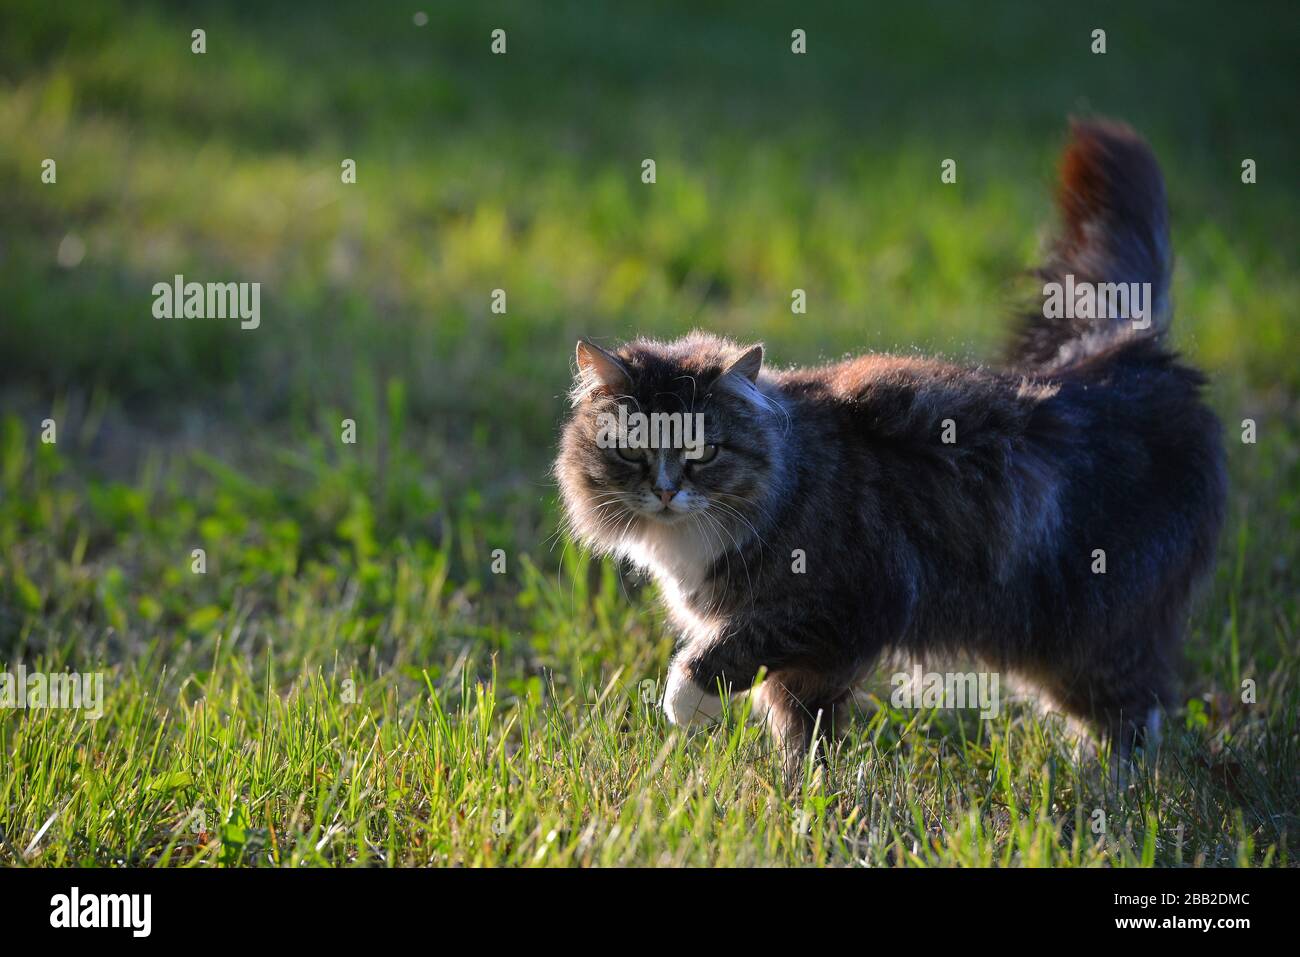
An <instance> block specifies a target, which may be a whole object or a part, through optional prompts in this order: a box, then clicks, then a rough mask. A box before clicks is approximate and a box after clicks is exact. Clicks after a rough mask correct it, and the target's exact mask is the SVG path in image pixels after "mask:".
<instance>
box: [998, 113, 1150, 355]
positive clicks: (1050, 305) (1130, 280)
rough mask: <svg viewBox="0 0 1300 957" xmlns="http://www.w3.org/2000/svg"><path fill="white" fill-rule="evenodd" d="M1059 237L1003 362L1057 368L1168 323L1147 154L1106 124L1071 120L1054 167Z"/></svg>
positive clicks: (1117, 126) (1131, 135)
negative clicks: (1057, 167) (1035, 297)
mask: <svg viewBox="0 0 1300 957" xmlns="http://www.w3.org/2000/svg"><path fill="white" fill-rule="evenodd" d="M1057 204H1058V206H1059V207H1060V212H1061V220H1062V233H1061V235H1060V236H1059V237H1058V238H1057V240H1056V242H1055V244H1054V246H1053V248H1052V253H1051V255H1050V257H1049V258H1048V261H1047V263H1046V264H1045V265H1044V266H1042V267H1041V268H1040V269H1039V270H1038V273H1037V274H1038V276H1039V277H1040V279H1041V280H1042V286H1041V288H1040V296H1039V298H1038V302H1037V306H1038V308H1037V309H1036V310H1031V311H1027V312H1026V314H1025V315H1024V317H1023V319H1022V321H1021V326H1020V328H1019V329H1018V330H1017V333H1016V336H1015V339H1014V341H1013V343H1012V346H1011V349H1010V354H1009V357H1008V358H1009V361H1010V362H1011V363H1012V364H1013V365H1015V366H1018V367H1022V368H1048V369H1050V368H1060V367H1063V366H1067V365H1071V364H1073V363H1074V362H1077V361H1080V360H1083V359H1085V358H1087V357H1088V356H1090V355H1093V354H1095V353H1096V352H1098V351H1101V350H1103V349H1105V348H1106V347H1107V346H1108V345H1110V344H1111V343H1112V342H1113V341H1114V340H1115V338H1116V337H1118V336H1121V335H1122V336H1128V335H1140V336H1144V337H1158V336H1160V335H1162V334H1163V333H1164V331H1165V330H1166V328H1167V327H1168V323H1169V313H1170V308H1169V274H1170V270H1171V266H1172V256H1171V252H1170V247H1169V217H1168V213H1167V210H1166V208H1165V184H1164V178H1163V177H1162V176H1161V175H1160V166H1159V165H1158V164H1157V163H1156V158H1155V156H1154V155H1153V154H1152V152H1151V149H1150V147H1148V146H1147V144H1146V143H1145V142H1144V141H1143V140H1142V138H1141V137H1140V136H1138V135H1137V134H1136V133H1135V132H1133V130H1132V129H1130V128H1129V127H1128V126H1126V125H1124V124H1122V123H1116V122H1112V121H1109V120H1075V121H1073V122H1072V123H1071V137H1070V144H1069V146H1067V147H1066V150H1065V154H1064V156H1063V157H1062V159H1061V182H1060V187H1059V190H1058V194H1057Z"/></svg>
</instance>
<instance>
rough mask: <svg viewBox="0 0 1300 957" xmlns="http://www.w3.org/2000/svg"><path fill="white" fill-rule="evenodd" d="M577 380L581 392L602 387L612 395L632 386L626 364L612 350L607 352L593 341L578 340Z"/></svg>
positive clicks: (584, 392) (619, 393)
mask: <svg viewBox="0 0 1300 957" xmlns="http://www.w3.org/2000/svg"><path fill="white" fill-rule="evenodd" d="M577 355H578V381H579V384H580V387H582V388H581V391H582V392H583V394H587V393H590V392H591V391H592V390H594V389H598V388H603V389H604V390H606V391H607V392H609V393H611V394H612V395H621V394H623V393H625V392H627V391H628V390H629V389H631V388H632V377H631V375H629V374H628V371H627V366H625V365H623V362H622V360H621V359H619V357H618V356H616V355H614V353H612V352H607V351H606V350H604V349H602V348H601V347H600V346H598V345H596V344H595V343H594V342H588V341H587V340H586V339H579V340H578V350H577Z"/></svg>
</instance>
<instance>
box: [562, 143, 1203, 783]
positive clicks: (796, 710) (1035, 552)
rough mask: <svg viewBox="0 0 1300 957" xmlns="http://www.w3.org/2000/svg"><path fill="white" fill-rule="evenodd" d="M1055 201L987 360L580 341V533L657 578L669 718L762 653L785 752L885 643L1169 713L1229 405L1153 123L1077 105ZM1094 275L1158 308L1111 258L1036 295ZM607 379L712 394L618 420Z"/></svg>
mask: <svg viewBox="0 0 1300 957" xmlns="http://www.w3.org/2000/svg"><path fill="white" fill-rule="evenodd" d="M1059 206H1060V212H1061V218H1062V221H1063V229H1062V233H1061V235H1060V237H1059V238H1058V239H1057V241H1056V243H1055V245H1054V248H1053V251H1052V254H1051V256H1050V257H1049V259H1048V261H1047V264H1046V265H1045V266H1043V267H1042V268H1041V269H1040V270H1039V275H1040V276H1041V278H1042V280H1043V282H1044V287H1043V288H1044V303H1043V308H1041V309H1036V310H1032V311H1029V312H1028V314H1027V315H1026V316H1025V317H1024V318H1023V319H1022V320H1021V323H1020V325H1019V328H1018V330H1017V331H1016V334H1015V336H1014V340H1013V343H1012V346H1011V348H1010V350H1009V352H1008V355H1007V358H1006V360H1005V361H1004V362H1003V363H1001V364H999V365H998V366H997V367H994V368H988V367H984V366H976V367H970V366H962V365H953V364H949V363H947V362H943V361H939V360H935V359H926V358H915V357H911V356H894V355H864V356H860V357H858V358H854V359H849V360H846V361H842V362H837V363H834V364H831V365H825V366H819V367H817V368H796V369H771V368H767V367H765V366H764V363H763V359H764V355H763V349H762V346H759V345H750V346H742V345H737V344H735V343H733V342H731V341H728V340H726V339H722V338H719V337H717V336H713V335H709V334H706V333H702V332H693V333H691V334H690V335H687V336H685V337H684V338H681V339H678V340H676V341H673V342H657V341H651V340H647V339H637V340H635V341H633V342H630V343H628V344H626V345H624V346H622V347H621V348H618V349H617V350H606V349H603V348H600V347H599V346H596V345H594V344H592V343H591V342H588V341H585V340H584V341H582V342H579V343H578V347H577V367H578V368H577V375H576V379H575V383H574V387H573V391H572V403H573V411H572V415H571V417H570V418H569V420H568V421H567V423H566V424H565V426H564V429H563V436H562V439H561V445H560V451H559V455H558V459H557V462H556V473H557V476H558V478H559V483H560V488H561V493H562V496H563V502H564V507H565V513H566V517H567V520H568V522H569V524H570V527H571V529H572V532H573V533H574V535H575V536H576V537H577V538H578V539H579V540H580V541H581V542H582V543H583V544H585V545H586V546H588V547H590V548H591V549H593V550H595V551H597V552H600V553H609V554H613V555H616V556H619V557H621V558H625V559H628V560H630V561H631V562H633V563H635V564H636V565H638V566H641V567H643V568H644V569H646V570H648V571H649V572H650V573H651V574H652V575H653V576H654V578H655V579H656V580H657V582H658V585H659V589H660V592H661V594H662V596H663V600H664V601H665V603H666V605H667V610H668V612H669V615H670V618H671V621H672V623H673V624H674V626H675V629H676V630H677V632H678V633H679V636H680V638H679V643H678V646H677V650H676V652H675V654H674V657H673V660H672V663H671V666H670V670H669V675H668V682H667V685H666V691H665V694H664V699H663V709H664V711H665V713H666V715H667V717H668V719H669V720H670V721H671V722H673V723H674V724H679V725H685V724H688V723H690V722H692V721H694V720H697V719H709V718H712V717H715V716H716V715H717V714H718V713H719V710H720V705H721V697H720V695H722V694H733V693H737V692H740V691H747V690H750V688H751V685H752V684H753V683H754V682H755V680H756V678H757V677H758V676H759V675H760V673H761V671H763V670H765V675H766V677H765V680H763V681H762V683H761V684H759V685H758V686H757V688H755V689H753V694H754V696H755V705H756V709H757V710H758V711H759V712H760V713H762V714H763V715H765V717H766V720H767V721H768V723H769V725H770V727H771V730H772V733H773V735H774V737H775V740H776V742H777V743H778V744H779V745H780V746H781V747H782V748H783V750H784V753H785V756H786V760H787V766H788V768H789V769H791V770H795V769H797V768H799V767H800V766H801V764H802V762H803V760H804V758H805V755H806V753H807V750H808V748H809V746H810V744H811V743H812V741H813V739H814V736H815V734H816V730H815V729H817V728H821V729H829V728H831V727H833V726H834V724H835V720H836V718H837V717H842V715H843V712H844V711H845V703H846V701H847V699H848V696H849V694H850V692H851V690H852V688H853V687H854V685H855V683H856V682H858V681H859V680H860V679H862V678H863V677H864V675H865V674H867V673H868V672H869V671H870V670H871V668H872V666H873V663H875V662H876V661H877V660H878V658H879V657H880V656H881V654H882V653H884V652H890V653H894V654H901V655H905V656H908V657H911V658H913V659H918V660H923V659H924V658H925V657H926V656H932V655H936V654H941V655H949V654H954V653H965V654H969V655H974V656H976V657H977V658H978V659H980V660H981V661H983V662H985V663H986V665H987V667H988V668H989V669H993V670H996V671H998V672H1006V673H1007V674H1009V675H1013V676H1017V677H1019V678H1020V679H1021V680H1022V681H1024V682H1027V683H1029V684H1031V685H1032V686H1033V687H1035V688H1036V689H1037V690H1038V692H1039V693H1040V695H1041V696H1043V697H1044V698H1046V699H1048V701H1050V702H1051V703H1052V704H1054V705H1055V707H1056V708H1058V709H1060V710H1063V711H1064V712H1066V713H1067V714H1068V715H1070V716H1072V717H1073V718H1075V719H1080V720H1081V721H1083V722H1085V723H1086V724H1088V725H1090V726H1091V727H1092V728H1093V729H1095V730H1096V731H1098V732H1099V733H1100V734H1101V735H1103V736H1106V737H1109V738H1111V739H1112V740H1113V741H1115V742H1117V747H1118V749H1119V753H1121V754H1127V753H1129V752H1130V751H1131V749H1132V748H1133V747H1134V746H1135V745H1138V744H1140V743H1142V742H1143V741H1144V740H1145V739H1147V738H1148V736H1150V735H1152V734H1153V732H1156V731H1158V725H1159V720H1160V715H1161V712H1162V709H1164V708H1166V707H1168V706H1169V705H1170V704H1172V703H1173V701H1174V698H1173V694H1174V681H1175V677H1176V669H1177V664H1178V660H1179V659H1178V656H1179V651H1180V645H1181V642H1182V639H1183V633H1184V630H1185V627H1186V623H1187V618H1188V608H1189V601H1190V598H1191V595H1192V590H1193V585H1194V583H1195V582H1196V580H1197V579H1198V578H1199V577H1200V576H1202V575H1203V574H1204V573H1205V572H1206V571H1207V569H1208V568H1209V567H1210V565H1211V561H1212V556H1213V554H1214V550H1215V543H1216V540H1217V537H1218V534H1219V528H1220V524H1221V521H1222V517H1223V512H1224V499H1225V494H1226V493H1225V475H1224V462H1223V451H1222V445H1221V440H1220V427H1219V423H1218V421H1217V420H1216V418H1215V416H1214V415H1213V414H1212V413H1211V411H1210V410H1209V409H1208V408H1207V407H1206V406H1205V404H1204V403H1203V402H1202V400H1201V391H1202V387H1203V385H1204V382H1205V380H1204V378H1203V377H1202V375H1201V374H1200V373H1199V372H1197V371H1196V370H1195V369H1193V368H1191V367H1189V366H1188V365H1186V364H1185V363H1183V362H1181V361H1180V360H1179V359H1178V357H1177V356H1176V355H1175V354H1174V353H1173V352H1172V351H1171V350H1170V348H1169V346H1168V345H1167V344H1166V342H1165V340H1166V333H1167V330H1168V325H1169V314H1170V303H1169V275H1170V268H1171V254H1170V246H1169V234H1168V224H1167V217H1166V209H1165V196H1164V184H1163V180H1162V177H1161V174H1160V170H1159V167H1158V166H1157V164H1156V161H1155V158H1154V157H1153V155H1152V153H1151V151H1150V150H1149V148H1148V147H1147V146H1146V144H1145V143H1143V141H1142V140H1141V139H1140V138H1139V137H1137V136H1136V135H1135V134H1134V133H1133V132H1132V131H1131V130H1130V129H1129V128H1127V127H1125V126H1123V125H1120V124H1117V123H1113V122H1108V121H1087V122H1076V123H1075V124H1074V126H1073V130H1072V137H1071V141H1070V143H1069V145H1068V147H1067V149H1066V151H1065V154H1064V158H1063V161H1062V168H1061V183H1060V188H1059ZM1101 284H1133V285H1132V286H1131V287H1130V286H1127V285H1126V286H1124V287H1123V288H1125V289H1127V288H1132V289H1133V290H1134V303H1136V304H1138V305H1139V306H1140V302H1139V300H1140V299H1141V292H1142V291H1145V292H1146V298H1145V307H1144V308H1139V309H1138V310H1137V312H1138V314H1137V315H1136V316H1127V317H1125V316H1121V315H1120V314H1119V312H1118V310H1117V309H1116V308H1115V306H1116V304H1117V302H1120V300H1119V299H1118V297H1116V296H1115V295H1114V292H1115V289H1116V288H1118V287H1116V286H1113V285H1112V286H1110V289H1109V292H1110V293H1111V295H1109V296H1108V297H1107V296H1104V295H1098V297H1096V298H1095V299H1094V307H1093V308H1091V309H1089V308H1086V304H1085V308H1081V309H1070V308H1066V309H1065V310H1062V309H1061V308H1059V307H1060V302H1059V295H1058V296H1057V298H1058V301H1057V303H1056V304H1055V306H1052V305H1050V304H1049V302H1048V299H1049V295H1048V293H1049V290H1052V291H1054V292H1053V294H1057V293H1059V290H1060V288H1062V286H1064V288H1066V289H1080V288H1101ZM1104 291H1105V290H1104V289H1103V292H1104ZM1080 302H1082V300H1080ZM1096 303H1101V304H1102V306H1101V307H1097V306H1096ZM1073 304H1074V303H1073V302H1071V301H1067V302H1066V304H1065V305H1066V306H1067V307H1068V306H1070V305H1073ZM1066 313H1068V317H1067V315H1065V314H1066ZM620 406H622V407H623V408H624V412H625V413H626V412H640V413H644V414H646V415H650V414H653V413H679V414H680V413H691V414H695V413H702V415H703V420H702V421H703V428H704V432H703V436H702V437H701V441H702V442H703V444H702V446H700V447H697V448H695V449H693V450H687V449H685V448H681V447H677V448H674V447H665V445H664V444H663V443H660V444H659V446H658V447H652V446H651V445H648V444H647V443H645V442H644V441H642V442H635V443H630V442H627V441H625V439H626V435H623V436H622V439H624V441H614V442H611V441H608V435H607V433H606V432H603V431H602V424H606V425H607V424H608V423H609V422H610V421H611V419H610V416H611V415H612V414H616V413H617V412H618V410H619V407H620ZM602 437H604V439H605V440H604V441H602ZM688 451H690V452H691V453H692V454H687V453H688ZM1099 556H1100V557H1101V561H1100V562H1099V560H1098V558H1099ZM837 710H838V712H839V714H838V715H837Z"/></svg>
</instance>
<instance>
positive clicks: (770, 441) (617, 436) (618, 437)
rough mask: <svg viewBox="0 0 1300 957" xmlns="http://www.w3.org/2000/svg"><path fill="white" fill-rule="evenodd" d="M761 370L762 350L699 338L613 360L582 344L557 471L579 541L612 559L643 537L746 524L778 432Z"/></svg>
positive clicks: (633, 349) (721, 530)
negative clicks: (614, 552) (615, 552)
mask: <svg viewBox="0 0 1300 957" xmlns="http://www.w3.org/2000/svg"><path fill="white" fill-rule="evenodd" d="M762 365H763V347H762V346H751V347H744V346H739V345H736V344H735V343H732V342H729V341H727V340H725V339H721V338H718V337H716V336H711V335H707V334H704V333H698V332H697V333H692V334H691V335H688V336H686V337H684V338H682V339H678V340H675V341H673V342H668V343H663V342H655V341H652V340H648V339H637V340H635V341H633V342H630V343H628V344H627V345H624V346H622V347H621V348H619V349H617V350H614V351H608V350H605V349H602V348H601V347H599V346H597V345H594V344H593V343H590V342H588V341H586V340H582V341H580V342H579V343H578V348H577V374H576V376H575V380H574V386H573V390H572V393H571V398H572V402H573V414H572V416H571V417H570V418H569V421H568V422H567V423H566V424H565V427H564V433H563V436H562V438H561V441H560V454H559V457H558V459H557V461H556V475H557V477H558V478H559V483H560V490H561V492H562V494H563V498H564V505H565V510H566V513H567V516H568V520H569V523H570V525H571V527H572V528H573V530H574V532H575V533H576V534H577V536H578V538H579V539H581V540H582V541H583V542H584V543H585V544H586V545H588V546H590V547H593V548H596V549H598V550H601V551H611V550H615V549H617V548H618V546H619V545H620V544H623V543H626V542H635V541H637V540H638V539H639V538H640V537H642V536H643V535H644V534H645V533H646V532H647V531H657V532H662V531H663V530H664V529H670V528H684V527H687V526H691V525H695V526H696V527H697V528H701V529H716V530H717V533H718V534H719V535H724V534H726V533H727V530H729V529H731V528H732V527H733V526H734V525H736V524H737V523H752V522H753V521H754V518H755V515H756V513H758V512H761V511H762V510H763V508H764V503H765V501H766V499H767V496H768V493H769V491H770V489H771V485H772V481H773V473H774V469H775V465H776V464H777V462H778V460H779V458H780V442H781V441H782V433H783V427H784V425H785V420H784V415H785V413H784V409H783V408H782V407H781V406H780V405H779V400H778V399H776V398H775V393H774V392H773V390H771V389H770V388H769V387H768V386H767V385H766V384H765V383H764V382H763V381H762V379H761V378H760V373H761V370H762Z"/></svg>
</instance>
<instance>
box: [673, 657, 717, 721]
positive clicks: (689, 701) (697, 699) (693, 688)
mask: <svg viewBox="0 0 1300 957" xmlns="http://www.w3.org/2000/svg"><path fill="white" fill-rule="evenodd" d="M663 709H664V715H665V717H667V718H668V722H669V723H670V724H675V725H677V726H678V727H685V726H687V725H690V724H696V723H701V724H702V723H705V722H709V721H715V720H717V718H718V716H719V715H721V714H722V699H721V698H719V697H718V696H717V695H714V694H708V693H707V692H706V691H705V690H704V689H703V688H701V687H700V686H699V685H697V684H696V683H695V682H694V681H693V680H691V676H690V675H689V674H687V672H686V669H685V668H684V667H683V666H682V665H680V664H678V663H676V662H674V663H673V664H672V665H671V666H670V667H669V669H668V687H667V688H665V689H664V700H663Z"/></svg>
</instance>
